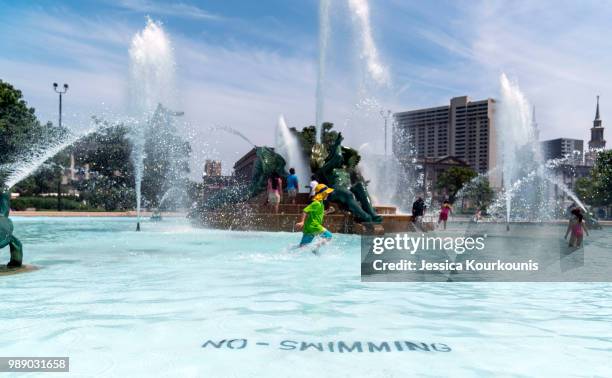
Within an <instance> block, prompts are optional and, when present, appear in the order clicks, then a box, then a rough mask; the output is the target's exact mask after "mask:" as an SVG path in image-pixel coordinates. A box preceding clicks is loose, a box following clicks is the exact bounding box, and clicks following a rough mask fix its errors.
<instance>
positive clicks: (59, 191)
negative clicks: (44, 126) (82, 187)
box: [53, 83, 68, 211]
mask: <svg viewBox="0 0 612 378" xmlns="http://www.w3.org/2000/svg"><path fill="white" fill-rule="evenodd" d="M58 87H59V85H57V83H53V90H54V91H55V92H56V93H59V124H58V126H59V128H60V129H61V128H62V95H63V94H64V93H66V92H68V84H66V83H64V87H63V88H64V89H63V90H62V89H58ZM63 168H64V167H62V166H60V177H59V178H58V181H57V211H62V176H63V174H64V169H63Z"/></svg>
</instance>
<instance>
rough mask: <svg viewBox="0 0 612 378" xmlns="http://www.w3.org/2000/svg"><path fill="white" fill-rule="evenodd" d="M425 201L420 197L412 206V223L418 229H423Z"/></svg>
mask: <svg viewBox="0 0 612 378" xmlns="http://www.w3.org/2000/svg"><path fill="white" fill-rule="evenodd" d="M426 208H427V206H425V201H423V198H421V197H420V196H419V197H417V199H416V201H414V203H413V204H412V221H413V222H414V223H415V224H416V225H417V226H418V227H419V228H423V227H422V226H423V215H425V209H426Z"/></svg>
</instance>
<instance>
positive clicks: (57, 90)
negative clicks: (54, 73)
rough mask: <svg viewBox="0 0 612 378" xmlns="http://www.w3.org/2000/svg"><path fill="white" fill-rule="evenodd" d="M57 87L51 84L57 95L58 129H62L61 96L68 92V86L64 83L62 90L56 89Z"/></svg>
mask: <svg viewBox="0 0 612 378" xmlns="http://www.w3.org/2000/svg"><path fill="white" fill-rule="evenodd" d="M58 87H59V85H57V83H53V90H54V91H55V92H56V93H59V127H60V128H61V127H62V95H63V94H64V93H66V92H68V84H65V83H64V90H61V89H57V88H58Z"/></svg>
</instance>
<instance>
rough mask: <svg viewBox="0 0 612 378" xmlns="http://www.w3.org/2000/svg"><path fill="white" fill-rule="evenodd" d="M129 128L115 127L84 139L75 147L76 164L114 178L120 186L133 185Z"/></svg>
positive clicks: (107, 128)
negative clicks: (128, 136)
mask: <svg viewBox="0 0 612 378" xmlns="http://www.w3.org/2000/svg"><path fill="white" fill-rule="evenodd" d="M127 132H128V130H127V127H125V126H124V125H121V124H120V125H115V126H109V127H105V128H103V129H102V130H100V131H98V132H96V133H93V134H90V135H89V136H86V137H84V138H83V139H81V140H80V141H79V142H77V143H76V144H75V146H74V152H75V158H76V159H77V161H76V163H77V164H78V165H80V166H84V165H86V164H88V165H89V169H90V170H91V171H93V172H96V173H98V174H100V175H102V176H105V177H114V180H115V181H116V182H117V183H119V184H124V183H125V184H129V185H133V182H134V181H133V177H134V176H133V174H134V168H133V166H132V163H131V159H130V153H131V150H132V147H131V145H130V142H129V140H128V138H127Z"/></svg>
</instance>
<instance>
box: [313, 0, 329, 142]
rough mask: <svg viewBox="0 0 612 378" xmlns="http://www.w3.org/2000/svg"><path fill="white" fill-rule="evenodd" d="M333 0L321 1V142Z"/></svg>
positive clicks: (318, 123) (318, 122)
mask: <svg viewBox="0 0 612 378" xmlns="http://www.w3.org/2000/svg"><path fill="white" fill-rule="evenodd" d="M330 2H331V0H320V1H319V69H318V73H317V93H316V100H315V101H316V113H315V119H316V122H315V127H316V129H317V135H316V140H317V141H321V138H322V137H323V132H322V127H323V119H324V115H325V114H324V111H325V88H324V86H325V66H326V64H327V50H328V47H329V33H330V24H329V18H330V16H329V8H330Z"/></svg>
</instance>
